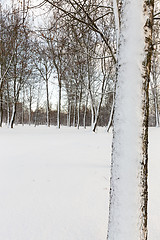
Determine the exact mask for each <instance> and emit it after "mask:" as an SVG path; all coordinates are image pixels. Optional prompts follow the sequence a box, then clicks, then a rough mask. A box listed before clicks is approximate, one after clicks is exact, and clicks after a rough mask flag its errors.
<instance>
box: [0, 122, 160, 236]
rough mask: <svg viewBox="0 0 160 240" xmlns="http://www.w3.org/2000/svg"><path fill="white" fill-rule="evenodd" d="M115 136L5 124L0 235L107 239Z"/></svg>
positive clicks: (154, 206)
mask: <svg viewBox="0 0 160 240" xmlns="http://www.w3.org/2000/svg"><path fill="white" fill-rule="evenodd" d="M159 137H160V129H154V128H152V129H150V151H149V152H150V165H149V166H150V174H149V182H150V187H149V191H150V192H149V240H157V239H159V236H160V228H159V222H160V204H159V199H160V188H159V182H160V174H159V169H160V161H159V155H160V154H159V153H160V149H159ZM111 139H112V134H108V133H106V131H105V128H99V130H98V133H96V134H94V133H92V132H91V131H90V130H89V129H88V130H84V129H80V130H77V129H75V128H65V127H63V128H62V129H61V130H59V129H57V128H55V127H51V128H47V127H36V128H35V127H21V126H18V127H15V129H13V130H11V129H7V128H2V129H0V146H1V151H0V153H1V158H0V240H105V239H106V234H107V218H108V202H109V200H108V197H109V178H110V153H111ZM124 174H125V173H124Z"/></svg>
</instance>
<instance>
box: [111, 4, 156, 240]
mask: <svg viewBox="0 0 160 240" xmlns="http://www.w3.org/2000/svg"><path fill="white" fill-rule="evenodd" d="M121 2H122V8H121V16H120V17H121V24H120V36H119V51H118V76H117V86H116V97H115V113H114V114H115V115H114V133H113V145H112V163H111V190H110V211H109V224H108V240H146V239H147V213H146V210H147V161H148V155H147V144H148V136H147V128H146V125H147V120H148V115H147V114H148V92H147V91H148V82H149V81H148V77H149V72H150V67H149V65H150V56H148V52H149V50H148V49H149V47H150V46H149V45H150V39H151V27H150V26H149V22H148V20H149V17H150V16H151V15H152V10H153V9H152V8H151V9H149V6H148V5H149V4H150V3H148V2H146V1H143V0H132V1H129V0H123V1H121ZM147 4H148V5H147ZM148 39H149V41H148ZM149 54H150V53H149Z"/></svg>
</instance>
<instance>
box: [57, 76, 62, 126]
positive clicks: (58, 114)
mask: <svg viewBox="0 0 160 240" xmlns="http://www.w3.org/2000/svg"><path fill="white" fill-rule="evenodd" d="M58 87H59V96H58V109H57V127H58V128H60V127H61V95H62V85H61V79H60V76H58Z"/></svg>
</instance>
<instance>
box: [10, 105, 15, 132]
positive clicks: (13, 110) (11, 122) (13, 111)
mask: <svg viewBox="0 0 160 240" xmlns="http://www.w3.org/2000/svg"><path fill="white" fill-rule="evenodd" d="M15 117H16V103H15V102H14V103H13V107H12V116H11V120H10V128H13V125H14V121H15Z"/></svg>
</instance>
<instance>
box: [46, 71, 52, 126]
mask: <svg viewBox="0 0 160 240" xmlns="http://www.w3.org/2000/svg"><path fill="white" fill-rule="evenodd" d="M46 97H47V126H48V127H50V124H51V120H50V107H49V89H48V78H47V73H46Z"/></svg>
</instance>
